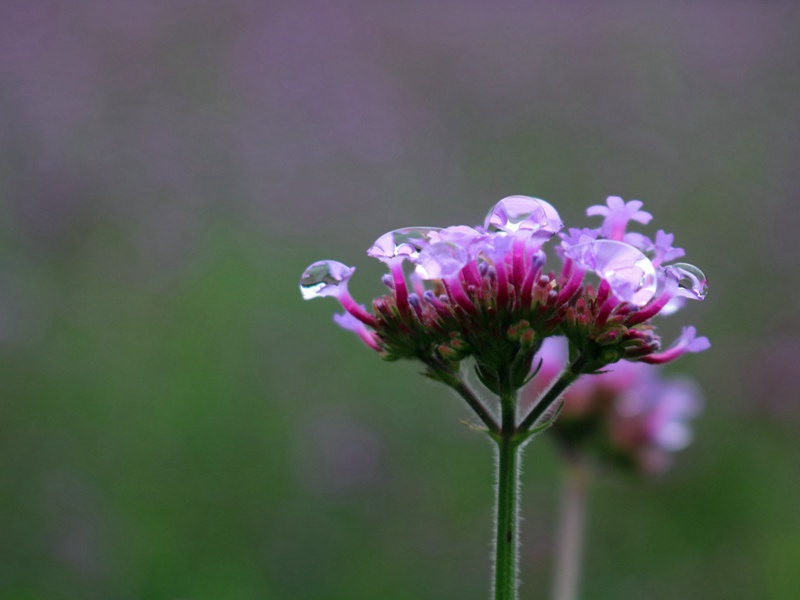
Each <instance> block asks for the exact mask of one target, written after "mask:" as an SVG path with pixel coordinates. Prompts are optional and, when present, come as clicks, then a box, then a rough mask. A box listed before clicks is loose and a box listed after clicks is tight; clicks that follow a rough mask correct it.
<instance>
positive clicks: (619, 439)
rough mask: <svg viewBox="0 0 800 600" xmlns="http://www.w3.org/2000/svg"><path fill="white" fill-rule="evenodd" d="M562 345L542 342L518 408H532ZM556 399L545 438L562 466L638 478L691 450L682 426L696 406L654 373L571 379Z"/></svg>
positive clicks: (693, 389) (630, 370) (684, 381)
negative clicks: (586, 464) (626, 472)
mask: <svg viewBox="0 0 800 600" xmlns="http://www.w3.org/2000/svg"><path fill="white" fill-rule="evenodd" d="M564 342H565V340H564V338H550V339H548V340H546V341H545V342H544V344H542V347H541V349H540V351H539V357H540V359H541V365H540V368H539V373H538V374H537V376H536V378H535V379H534V381H533V382H532V383H531V385H530V386H529V387H527V388H525V391H524V393H523V394H524V396H523V399H522V404H523V406H524V405H525V404H528V403H535V401H536V399H537V398H538V397H539V396H541V395H542V394H544V393H545V392H546V390H547V389H548V387H549V386H550V385H551V384H552V382H553V381H555V380H556V378H557V377H558V375H559V374H560V373H561V371H562V370H563V368H564V366H565V365H566V363H567V345H566V343H564ZM562 399H563V401H564V404H563V408H562V409H561V411H560V414H559V418H558V420H556V421H555V422H554V424H553V426H552V427H551V428H550V430H549V433H550V434H551V435H552V436H554V437H555V438H556V439H557V440H558V442H559V445H560V447H561V448H562V449H563V450H564V451H565V453H566V455H567V457H568V458H575V459H584V458H595V459H599V460H600V461H601V462H605V463H608V464H612V465H614V466H619V467H622V468H625V469H633V470H635V471H637V472H639V473H643V474H646V475H658V474H661V473H663V472H664V471H665V470H666V469H667V468H668V467H669V466H670V464H671V463H672V459H673V456H674V453H675V452H677V451H679V450H682V449H683V448H685V447H686V446H687V445H688V444H689V443H690V442H691V440H692V431H691V427H690V422H691V420H692V419H693V418H695V417H696V416H697V415H698V414H699V413H700V411H701V409H702V406H703V400H702V395H701V393H700V390H699V389H698V387H697V385H696V384H695V383H694V382H693V381H692V380H691V379H689V378H686V377H663V376H662V374H661V372H660V369H659V368H658V367H652V366H649V365H645V364H642V363H636V362H630V361H620V362H618V363H616V364H614V365H610V366H609V367H608V368H607V369H606V370H605V372H603V373H602V374H599V375H596V376H593V377H584V378H581V379H578V380H577V381H576V382H575V383H573V384H572V385H571V386H570V387H569V388H568V389H567V390H566V391H565V392H564V393H563V395H562Z"/></svg>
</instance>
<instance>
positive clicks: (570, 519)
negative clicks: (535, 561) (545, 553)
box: [553, 459, 587, 600]
mask: <svg viewBox="0 0 800 600" xmlns="http://www.w3.org/2000/svg"><path fill="white" fill-rule="evenodd" d="M586 484H587V474H586V472H585V470H584V469H583V467H582V465H581V464H580V463H579V462H578V461H577V460H575V459H571V460H569V463H568V464H567V468H566V473H565V477H564V490H563V492H562V498H561V514H560V515H559V523H558V538H557V548H556V566H555V579H554V581H553V600H577V598H578V588H579V583H580V574H581V555H582V554H583V538H584V527H585V521H586Z"/></svg>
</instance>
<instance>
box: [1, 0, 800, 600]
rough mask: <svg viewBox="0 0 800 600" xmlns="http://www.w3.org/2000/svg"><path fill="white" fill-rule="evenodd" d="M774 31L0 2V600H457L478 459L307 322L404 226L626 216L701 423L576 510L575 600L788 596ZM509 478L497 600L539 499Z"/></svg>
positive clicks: (799, 268) (600, 487)
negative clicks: (656, 255) (665, 244)
mask: <svg viewBox="0 0 800 600" xmlns="http://www.w3.org/2000/svg"><path fill="white" fill-rule="evenodd" d="M798 34H800V6H798V4H796V3H793V2H788V1H787V2H755V1H753V2H744V1H740V2H721V1H720V2H713V1H709V2H674V3H656V2H632V1H631V2H621V1H615V2H606V3H602V5H601V3H594V2H589V1H567V2H559V3H537V2H478V1H475V0H470V1H465V2H439V3H431V2H423V1H417V0H406V1H402V2H380V1H378V2H376V1H371V2H370V1H367V0H351V1H343V2H338V3H326V2H317V1H298V0H295V1H292V2H279V1H275V0H271V1H268V2H257V1H254V0H228V1H226V2H213V1H202V0H196V1H193V2H188V1H175V2H158V1H156V0H138V1H136V2H125V1H124V0H103V1H99V0H90V1H82V2H55V1H32V2H22V1H7V2H4V4H3V10H2V18H0V199H1V202H0V355H1V359H0V389H2V397H1V398H0V598H3V599H5V598H9V599H48V600H61V599H72V598H80V599H94V598H96V599H101V598H102V599H106V598H115V599H123V600H125V599H139V598H148V599H149V598H165V599H178V598H193V599H195V598H196V599H199V598H232V599H244V600H247V599H250V598H253V599H256V598H259V599H263V598H268V599H276V600H283V599H292V600H293V599H306V598H307V599H312V600H313V599H323V600H326V599H331V600H334V599H340V598H342V599H344V598H347V599H353V598H355V599H358V598H380V599H382V600H394V599H397V600H401V599H402V600H405V599H415V600H424V599H434V598H436V599H441V598H465V599H466V598H485V597H486V595H487V593H488V585H489V570H490V566H489V561H488V557H489V549H490V539H491V530H492V518H491V512H492V508H491V507H492V502H493V500H492V481H491V480H492V455H491V451H490V446H489V444H488V443H487V442H486V441H485V440H484V439H482V438H481V437H480V436H479V435H477V434H475V433H474V432H471V431H469V430H468V429H466V428H465V427H463V426H462V425H461V424H459V419H462V418H465V417H467V416H468V413H467V412H466V410H465V409H464V408H463V407H462V405H461V403H460V401H459V400H458V399H457V398H455V397H454V396H452V395H451V394H449V393H448V392H447V390H446V389H444V388H443V387H437V386H436V385H434V384H433V383H430V382H427V381H426V380H424V378H422V377H420V376H418V374H417V373H418V371H419V368H418V367H417V366H416V365H414V364H411V363H384V362H382V361H381V360H379V359H378V358H377V357H376V356H375V355H374V354H373V353H372V352H371V351H369V350H368V349H366V348H365V347H363V346H362V345H361V344H360V342H359V341H358V340H357V339H356V338H355V336H352V335H351V334H349V333H348V332H344V331H342V330H340V329H338V328H337V327H336V326H334V325H333V324H332V322H331V315H332V313H333V312H334V311H335V310H336V306H335V302H333V301H330V302H325V301H316V302H310V303H304V302H303V301H302V300H301V299H300V295H299V293H298V290H297V280H298V277H299V275H300V273H301V272H302V271H303V269H304V268H305V267H306V266H307V265H308V264H309V263H311V262H313V261H315V260H318V259H322V258H331V259H337V260H340V261H342V262H345V263H347V264H353V265H356V266H358V273H357V275H356V277H355V278H354V280H353V285H352V286H351V289H352V290H353V292H354V295H355V296H356V297H357V298H358V299H359V300H360V301H367V300H368V299H369V298H371V297H373V296H374V295H375V294H377V293H379V292H380V291H381V285H380V281H379V277H380V274H381V273H382V269H381V266H380V265H378V264H377V263H376V264H372V263H373V262H374V261H372V260H370V259H368V258H367V257H366V255H365V254H364V251H365V249H366V248H367V247H368V246H369V245H370V244H371V243H372V241H373V240H374V239H375V238H376V237H378V235H380V234H382V233H383V232H385V231H387V230H390V229H394V228H397V227H401V226H408V225H451V224H470V225H472V224H477V223H479V222H481V221H482V219H483V216H484V214H485V213H486V211H487V210H488V209H489V207H490V206H492V205H493V204H494V203H495V202H496V201H497V200H499V199H500V198H502V197H504V196H507V195H510V194H527V195H533V196H538V197H541V198H545V199H547V200H548V201H550V202H551V203H552V204H554V205H555V206H556V207H557V208H558V210H559V211H560V212H561V215H562V217H564V219H565V221H566V222H567V223H568V224H570V225H572V226H587V225H588V224H589V223H595V224H596V222H597V220H596V219H595V220H592V221H589V220H587V219H585V217H583V212H584V210H585V208H586V207H587V206H588V205H590V204H596V203H602V202H603V200H604V199H605V197H606V196H608V195H611V194H615V195H621V196H623V197H624V198H626V199H632V198H638V199H641V200H643V201H644V202H645V209H647V210H649V211H651V212H652V213H653V214H654V215H655V219H654V221H653V224H652V226H651V227H650V228H649V229H648V230H647V231H649V232H650V233H651V234H652V233H654V231H655V229H656V228H664V229H666V230H667V231H674V232H676V233H677V240H676V241H677V244H678V245H679V246H682V247H684V248H685V249H686V250H687V260H688V261H689V262H692V263H694V264H697V265H699V266H700V267H701V268H703V269H704V271H705V272H706V274H707V275H708V276H709V279H710V284H711V292H710V295H709V297H708V299H707V300H706V301H705V302H704V303H695V304H692V305H691V306H689V307H688V308H687V309H686V310H685V311H684V312H683V313H680V314H679V315H678V316H676V317H675V319H676V320H675V321H674V322H673V321H672V320H670V321H668V322H665V326H664V328H663V331H664V332H665V335H666V337H667V339H669V338H671V337H672V335H673V334H674V333H676V332H677V331H678V329H679V325H680V324H682V323H694V324H696V325H697V326H698V329H699V330H700V333H701V334H704V335H708V336H709V337H710V338H711V340H712V343H713V344H714V347H713V349H712V350H711V351H709V352H707V353H705V354H701V355H695V356H690V357H685V358H684V359H683V360H681V361H679V362H678V363H677V364H673V365H671V366H670V369H669V371H670V372H674V373H679V372H681V373H689V374H692V375H693V376H695V377H696V378H697V379H698V380H699V382H700V384H701V385H702V387H703V388H704V390H705V393H706V402H707V407H706V410H705V413H704V414H703V416H702V417H701V418H700V419H699V420H698V421H697V424H696V441H695V443H694V444H693V445H692V446H691V447H690V448H689V449H687V450H686V451H684V452H682V453H681V455H680V456H679V457H678V460H677V462H676V464H675V467H674V468H673V469H672V471H671V472H670V473H669V474H668V475H667V476H666V477H664V478H662V479H661V480H660V481H657V482H650V481H642V480H640V479H637V478H635V477H630V476H622V475H620V474H619V473H616V472H612V471H606V472H600V473H598V474H597V476H596V478H595V481H594V485H593V486H592V489H591V502H592V505H591V508H590V514H589V529H588V536H589V538H588V546H587V549H586V557H585V567H586V568H585V585H584V596H585V597H587V598H593V599H605V598H608V599H628V598H629V599H640V598H657V599H672V598H682V599H685V598H726V599H738V598H742V599H745V598H747V599H752V598H774V599H783V598H786V599H790V598H791V599H794V598H796V597H797V591H798V589H800V569H798V568H797V566H798V564H800V511H798V506H800V490H799V489H798V473H799V472H800V445H798V442H797V439H798V438H797V433H796V432H797V429H798V427H799V426H800V405H798V402H797V397H798V393H797V390H798V389H800V368H799V366H800V335H799V334H798V331H800V317H798V300H797V298H798V297H800V289H798V288H799V287H800V280H799V278H798V273H799V272H800V250H798V247H797V246H796V237H797V231H798V230H800V205H799V204H798V201H799V200H800V198H798V192H797V189H798V188H797V173H798V164H799V161H800V142H799V141H798V140H800V115H799V114H798V105H799V104H798V102H799V101H800V77H798V64H800V35H798ZM557 458H558V457H557V455H556V454H555V452H554V449H553V447H552V444H550V443H548V442H546V441H543V442H541V443H537V444H534V445H532V446H530V447H528V449H527V452H526V456H525V463H524V478H523V507H522V510H523V515H524V517H525V521H524V530H523V534H522V541H523V547H522V551H521V557H522V560H521V569H522V578H523V581H524V585H523V588H522V597H523V598H530V599H534V598H547V596H548V591H547V590H548V587H549V583H550V570H551V566H552V560H553V541H554V540H553V534H554V531H555V526H554V520H555V517H556V514H557V501H558V494H559V481H560V474H559V464H558V460H557Z"/></svg>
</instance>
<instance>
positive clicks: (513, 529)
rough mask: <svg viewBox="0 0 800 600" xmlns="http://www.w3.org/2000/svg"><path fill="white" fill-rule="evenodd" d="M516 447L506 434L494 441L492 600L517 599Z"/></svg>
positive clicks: (517, 499) (517, 446)
mask: <svg viewBox="0 0 800 600" xmlns="http://www.w3.org/2000/svg"><path fill="white" fill-rule="evenodd" d="M520 451H521V447H520V444H519V443H518V442H517V441H515V440H514V439H513V438H512V436H510V435H502V436H501V437H500V439H499V440H498V441H497V453H498V460H497V469H498V472H497V532H496V541H495V549H494V550H495V563H494V599H495V600H516V598H517V581H518V577H517V545H518V543H519V460H520Z"/></svg>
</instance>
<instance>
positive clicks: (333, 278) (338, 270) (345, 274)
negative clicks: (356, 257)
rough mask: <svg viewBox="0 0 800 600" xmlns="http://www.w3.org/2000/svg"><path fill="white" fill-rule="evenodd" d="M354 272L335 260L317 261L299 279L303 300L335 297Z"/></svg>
mask: <svg viewBox="0 0 800 600" xmlns="http://www.w3.org/2000/svg"><path fill="white" fill-rule="evenodd" d="M355 270H356V268H355V267H348V266H347V265H345V264H343V263H340V262H337V261H335V260H320V261H317V262H315V263H314V264H312V265H310V266H309V267H308V268H307V269H306V270H305V271H304V272H303V275H302V276H301V277H300V293H301V294H302V295H303V299H305V300H310V299H311V298H324V297H325V296H337V295H338V294H339V291H340V289H341V288H343V287H345V286H346V285H347V281H348V280H349V279H350V277H352V275H353V272H354V271H355Z"/></svg>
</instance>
